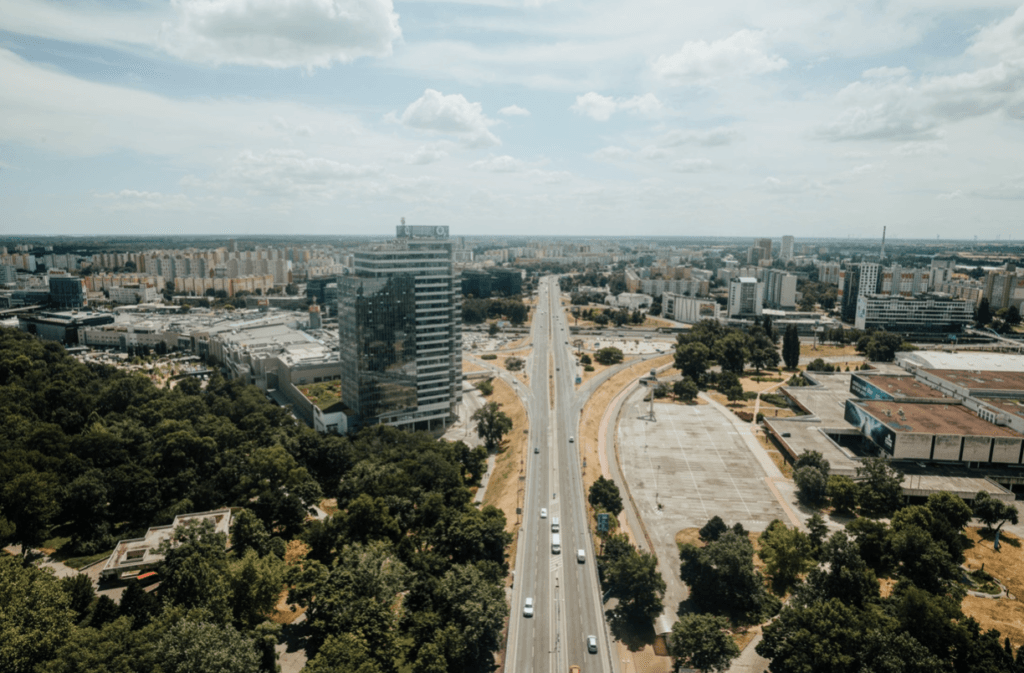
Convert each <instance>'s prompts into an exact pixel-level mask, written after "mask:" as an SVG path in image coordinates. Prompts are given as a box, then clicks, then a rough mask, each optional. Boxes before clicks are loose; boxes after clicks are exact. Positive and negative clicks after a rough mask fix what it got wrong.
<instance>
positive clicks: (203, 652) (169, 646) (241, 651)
mask: <svg viewBox="0 0 1024 673" xmlns="http://www.w3.org/2000/svg"><path fill="white" fill-rule="evenodd" d="M157 653H158V655H157V656H158V659H159V661H160V669H161V670H162V671H165V673H207V672H208V671H217V672H218V673H257V672H258V671H259V664H260V656H259V653H258V652H257V651H256V647H255V644H254V643H253V641H252V640H250V639H249V638H247V637H246V636H244V635H242V634H241V633H239V632H238V631H236V630H235V629H234V628H233V627H231V626H230V625H226V626H219V625H217V624H212V623H210V622H194V621H189V620H187V619H183V620H181V621H180V622H178V623H177V624H175V625H174V626H172V627H171V628H170V630H168V631H167V633H165V634H164V636H163V637H162V638H161V639H160V644H159V645H158V646H157Z"/></svg>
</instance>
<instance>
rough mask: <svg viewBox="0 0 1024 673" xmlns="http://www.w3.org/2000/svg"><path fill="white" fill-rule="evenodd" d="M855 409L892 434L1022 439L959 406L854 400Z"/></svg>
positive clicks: (1015, 433) (1011, 431) (1014, 433)
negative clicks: (855, 402) (864, 412)
mask: <svg viewBox="0 0 1024 673" xmlns="http://www.w3.org/2000/svg"><path fill="white" fill-rule="evenodd" d="M857 405H858V406H859V407H861V408H862V409H864V410H865V411H867V412H868V413H869V414H871V415H872V416H874V417H875V418H876V419H878V421H879V422H881V423H882V424H883V425H885V426H886V427H888V428H890V429H892V430H895V431H896V432H915V433H922V434H929V435H975V436H981V437H1024V435H1021V434H1020V433H1019V432H1014V431H1013V430H1010V429H1009V428H1005V427H1002V426H999V425H995V424H994V423H989V422H988V421H986V420H983V419H981V418H979V417H978V416H976V415H975V414H974V413H973V412H971V411H970V410H968V409H967V408H966V407H964V406H963V405H961V404H915V403H908V402H888V401H883V400H858V401H857ZM901 412H902V413H901Z"/></svg>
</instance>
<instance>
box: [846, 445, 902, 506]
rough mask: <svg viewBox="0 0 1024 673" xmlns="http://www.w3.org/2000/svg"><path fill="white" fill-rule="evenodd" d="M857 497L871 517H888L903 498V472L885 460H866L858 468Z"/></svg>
mask: <svg viewBox="0 0 1024 673" xmlns="http://www.w3.org/2000/svg"><path fill="white" fill-rule="evenodd" d="M857 477H858V478H859V479H860V482H859V483H858V484H857V491H858V493H857V496H858V500H859V501H860V506H861V509H862V510H864V511H865V512H866V513H868V514H869V515H873V516H887V515H889V514H891V513H893V512H895V511H896V509H897V508H898V507H899V506H900V502H901V501H902V498H903V472H902V471H900V469H899V468H897V467H894V466H893V465H892V464H891V463H889V461H887V460H886V459H884V458H865V459H864V460H862V461H861V464H860V465H859V466H857Z"/></svg>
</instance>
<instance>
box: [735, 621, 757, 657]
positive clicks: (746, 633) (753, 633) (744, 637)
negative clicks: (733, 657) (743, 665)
mask: <svg viewBox="0 0 1024 673" xmlns="http://www.w3.org/2000/svg"><path fill="white" fill-rule="evenodd" d="M759 633H761V627H760V625H758V626H751V627H749V628H742V629H739V630H736V631H733V632H732V634H731V635H732V642H734V643H736V647H738V648H740V652H742V651H743V650H745V649H747V645H749V644H750V643H752V642H753V641H754V638H756V637H757V635H758V634H759Z"/></svg>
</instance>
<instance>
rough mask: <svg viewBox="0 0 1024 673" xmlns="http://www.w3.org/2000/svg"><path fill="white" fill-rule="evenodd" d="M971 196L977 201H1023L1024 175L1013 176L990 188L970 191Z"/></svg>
mask: <svg viewBox="0 0 1024 673" xmlns="http://www.w3.org/2000/svg"><path fill="white" fill-rule="evenodd" d="M971 196H976V197H978V198H979V199H997V200H1009V201H1018V200H1022V199H1024V174H1022V175H1015V176H1013V177H1011V178H1010V179H1008V180H1004V181H1003V182H1000V183H999V184H996V185H992V186H991V187H980V188H977V189H972V190H971Z"/></svg>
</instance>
